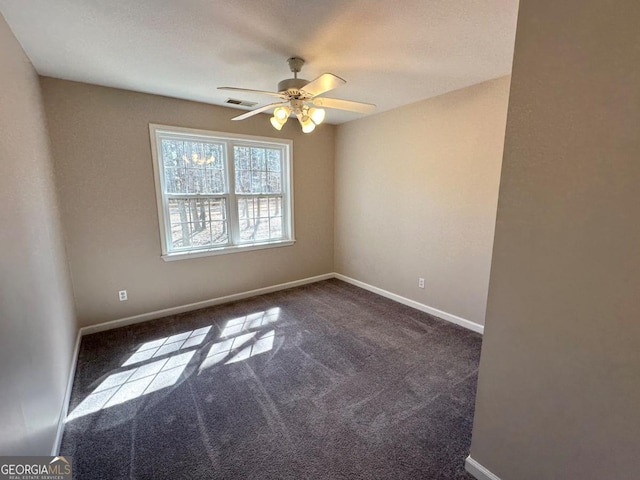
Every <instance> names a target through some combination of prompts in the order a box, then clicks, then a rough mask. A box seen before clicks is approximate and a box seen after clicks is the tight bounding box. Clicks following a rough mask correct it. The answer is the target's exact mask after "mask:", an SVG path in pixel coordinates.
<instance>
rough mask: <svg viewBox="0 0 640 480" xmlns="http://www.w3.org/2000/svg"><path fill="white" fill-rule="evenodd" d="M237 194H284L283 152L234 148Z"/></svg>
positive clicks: (266, 149)
mask: <svg viewBox="0 0 640 480" xmlns="http://www.w3.org/2000/svg"><path fill="white" fill-rule="evenodd" d="M233 152H234V165H235V170H236V174H235V175H236V193H257V194H263V193H282V151H281V150H279V149H273V148H262V147H238V146H236V147H234V150H233Z"/></svg>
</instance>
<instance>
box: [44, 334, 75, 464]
mask: <svg viewBox="0 0 640 480" xmlns="http://www.w3.org/2000/svg"><path fill="white" fill-rule="evenodd" d="M81 339H82V332H80V330H78V333H77V334H76V344H75V346H74V348H73V357H71V366H70V367H69V378H68V379H67V389H66V391H65V392H64V401H63V403H62V409H61V410H60V418H59V419H58V428H57V430H56V438H55V439H54V443H53V448H52V449H51V456H52V457H57V456H58V454H59V453H60V445H61V444H62V434H63V433H64V424H65V422H66V420H67V414H68V413H69V402H70V401H71V389H72V388H73V379H74V378H75V376H76V365H77V364H78V355H79V354H80V341H81Z"/></svg>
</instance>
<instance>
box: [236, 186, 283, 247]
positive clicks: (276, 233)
mask: <svg viewBox="0 0 640 480" xmlns="http://www.w3.org/2000/svg"><path fill="white" fill-rule="evenodd" d="M238 216H239V219H240V240H241V242H243V243H246V242H252V241H254V242H264V241H268V240H277V239H280V238H282V198H281V197H242V198H239V199H238Z"/></svg>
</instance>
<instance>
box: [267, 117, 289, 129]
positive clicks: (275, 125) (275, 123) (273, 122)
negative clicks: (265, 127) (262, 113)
mask: <svg viewBox="0 0 640 480" xmlns="http://www.w3.org/2000/svg"><path fill="white" fill-rule="evenodd" d="M270 121H271V125H273V128H275V129H276V130H282V126H283V125H284V124H285V122H280V121H279V120H278V119H277V118H276V117H271V119H270ZM285 121H286V120H285Z"/></svg>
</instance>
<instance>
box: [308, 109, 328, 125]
mask: <svg viewBox="0 0 640 480" xmlns="http://www.w3.org/2000/svg"><path fill="white" fill-rule="evenodd" d="M324 115H325V111H324V109H322V108H315V107H311V108H310V109H309V116H310V117H311V120H313V123H315V124H316V125H320V124H321V123H322V122H323V121H324Z"/></svg>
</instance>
